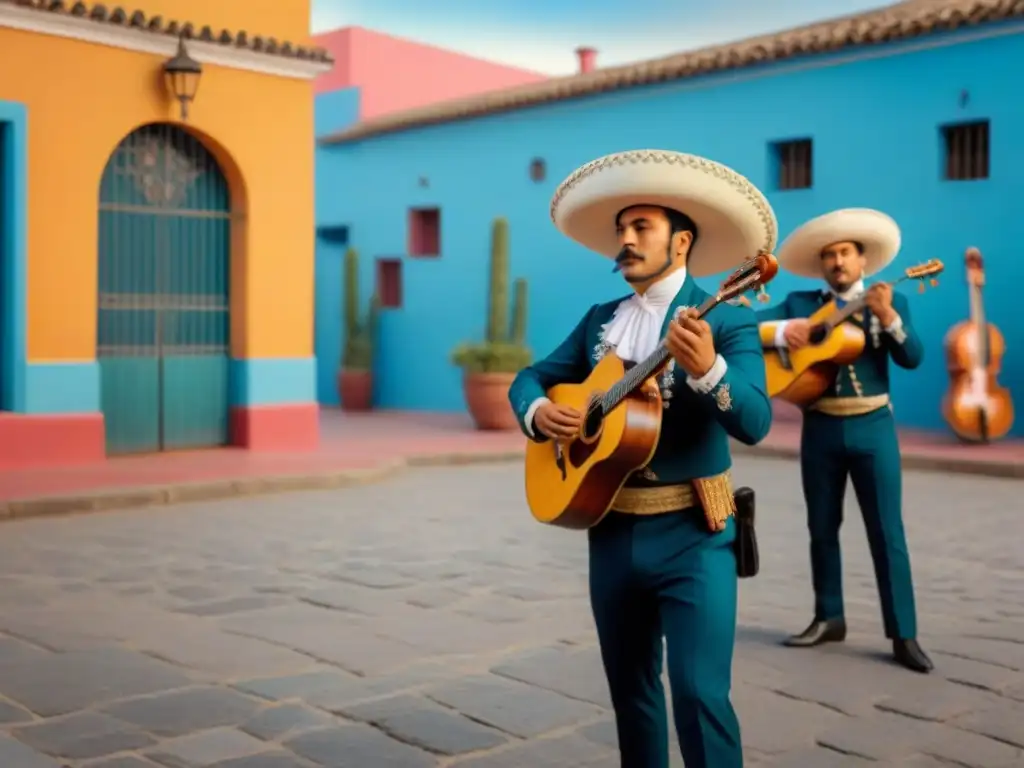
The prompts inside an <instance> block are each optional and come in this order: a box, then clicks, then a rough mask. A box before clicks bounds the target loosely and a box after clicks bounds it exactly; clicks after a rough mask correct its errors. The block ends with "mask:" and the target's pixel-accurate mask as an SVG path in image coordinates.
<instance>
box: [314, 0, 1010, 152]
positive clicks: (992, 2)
mask: <svg viewBox="0 0 1024 768" xmlns="http://www.w3.org/2000/svg"><path fill="white" fill-rule="evenodd" d="M1020 17H1024V0H905V1H904V2H901V3H896V4H894V5H889V6H885V7H883V8H879V9H877V10H873V11H867V12H865V13H860V14H855V15H852V16H844V17H841V18H834V19H829V20H827V21H823V22H818V23H815V24H809V25H806V26H803V27H798V28H795V29H790V30H786V31H783V32H777V33H773V34H768V35H760V36H758V37H752V38H748V39H746V40H741V41H739V42H734V43H727V44H724V45H715V46H711V47H708V48H701V49H698V50H694V51H687V52H684V53H679V54H674V55H672V56H667V57H665V58H660V59H652V60H650V61H641V62H637V63H634V64H626V65H623V66H619V67H608V68H606V69H598V70H595V71H593V72H589V73H587V74H581V75H571V76H569V77H559V78H552V79H550V80H544V81H542V82H539V83H530V84H527V85H522V86H516V87H514V88H509V89H506V90H501V91H492V92H490V93H485V94H482V95H478V96H473V97H468V98H463V99H457V100H452V101H446V102H441V103H439V104H431V105H429V106H426V107H421V108H417V109H414V110H408V111H405V112H399V113H395V114H390V115H383V116H381V117H379V118H376V119H373V120H368V121H366V122H363V123H359V124H357V125H354V126H352V127H350V128H347V129H345V130H343V131H339V132H338V133H334V134H331V135H329V136H325V137H323V138H322V139H320V143H321V144H339V143H343V142H348V141H356V140H358V139H364V138H367V137H370V136H376V135H380V134H385V133H393V132H396V131H404V130H409V129H411V128H417V127H421V126H426V125H434V124H437V123H447V122H454V121H456V120H466V119H471V118H474V117H482V116H484V115H492V114H496V113H500V112H510V111H513V110H517V109H525V108H527V107H533V106H539V105H541V104H547V103H549V102H553V101H564V100H566V99H575V98H580V97H584V96H591V95H595V94H599V93H604V92H607V91H617V90H622V89H625V88H633V87H637V86H641V85H650V84H653V83H660V82H666V81H672V80H682V79H685V78H689V77H697V76H699V75H706V74H709V73H712V72H721V71H727V70H736V69H745V68H749V67H755V66H758V65H760V64H767V63H769V62H778V61H784V60H787V59H793V58H797V57H801V56H813V55H816V54H823V53H835V52H837V51H840V50H844V49H849V48H857V47H864V46H869V45H878V44H880V43H887V42H895V41H899V40H910V39H913V38H917V37H923V36H926V35H931V34H936V33H939V32H944V31H951V30H955V29H959V28H961V27H965V26H970V25H976V24H982V23H988V22H993V21H1003V20H1009V19H1013V18H1020Z"/></svg>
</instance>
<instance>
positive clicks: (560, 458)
mask: <svg viewBox="0 0 1024 768" xmlns="http://www.w3.org/2000/svg"><path fill="white" fill-rule="evenodd" d="M555 466H556V467H558V468H559V469H560V470H561V472H562V480H563V481H564V480H565V479H566V478H567V477H568V474H567V471H566V467H565V451H564V450H563V449H562V444H561V443H559V442H557V441H556V442H555Z"/></svg>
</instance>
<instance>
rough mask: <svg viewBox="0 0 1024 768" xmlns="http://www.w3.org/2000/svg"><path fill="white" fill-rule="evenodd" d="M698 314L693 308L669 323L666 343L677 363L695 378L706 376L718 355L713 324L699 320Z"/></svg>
mask: <svg viewBox="0 0 1024 768" xmlns="http://www.w3.org/2000/svg"><path fill="white" fill-rule="evenodd" d="M697 315H698V313H697V310H696V309H693V308H690V309H688V310H686V311H685V312H683V313H682V314H680V315H679V317H678V319H677V320H676V322H674V323H672V324H671V325H669V327H668V336H667V337H666V338H665V345H666V346H667V347H668V351H669V352H671V353H672V357H673V358H674V359H675V361H676V365H678V366H679V367H680V368H682V369H683V370H684V371H686V373H687V374H688V375H689V376H692V377H693V378H695V379H699V378H701V377H703V376H705V375H706V374H707V372H708V371H710V370H711V366H713V365H714V364H715V358H716V357H718V353H717V352H715V341H714V338H713V337H712V335H711V326H710V325H708V324H707V323H706V322H705V321H704V320H699V319H698V318H697Z"/></svg>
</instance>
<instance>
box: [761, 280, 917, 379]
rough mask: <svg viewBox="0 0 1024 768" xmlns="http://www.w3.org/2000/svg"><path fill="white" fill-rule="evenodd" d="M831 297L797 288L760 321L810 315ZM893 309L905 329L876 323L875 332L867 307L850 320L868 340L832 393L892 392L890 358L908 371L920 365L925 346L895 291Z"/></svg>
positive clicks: (764, 312)
mask: <svg viewBox="0 0 1024 768" xmlns="http://www.w3.org/2000/svg"><path fill="white" fill-rule="evenodd" d="M831 299H832V295H831V294H830V293H829V292H828V291H794V292H793V293H791V294H789V295H788V296H786V298H785V299H784V300H783V301H782V302H781V303H779V304H777V305H776V306H774V307H769V308H768V309H762V310H761V311H759V312H758V313H757V320H758V322H759V323H767V322H773V321H779V320H795V319H799V318H805V317H810V316H811V315H813V314H814V313H815V312H817V311H818V310H819V309H821V308H822V307H823V306H825V304H827V303H828V302H829V301H831ZM892 308H893V309H894V310H896V314H898V315H899V316H900V320H901V322H902V329H901V330H902V332H897V333H889V332H887V331H886V330H885V329H884V328H880V327H877V324H876V326H875V332H874V333H872V324H871V320H872V316H871V312H870V311H869V310H867V309H866V308H865V309H864V310H862V311H861V312H859V313H857V315H854V316H853V317H851V318H849V319H848V320H847V322H849V323H853V324H855V325H857V326H858V327H859V328H860V329H861V330H863V331H864V334H865V336H866V339H867V341H866V343H865V345H864V351H863V352H862V353H861V355H860V357H858V358H857V359H856V360H855V361H854V362H853V363H852V364H851V365H848V366H846V367H845V368H842V369H840V371H839V375H838V376H837V377H836V384H835V388H834V389H833V390H832V391H831V392H829V393H828V395H829V396H831V397H869V396H872V395H885V394H889V359H890V358H892V361H893V362H894V363H896V365H898V366H899V367H900V368H906V369H907V370H913V369H914V368H917V367H918V366H919V365H921V362H922V360H923V359H924V345H923V344H922V343H921V338H920V336H918V335H917V332H916V331H915V330H914V326H913V324H912V323H911V321H910V303H909V302H908V301H907V297H906V296H904V295H903V294H900V293H895V292H894V293H893V295H892ZM858 317H859V319H858ZM876 339H877V344H876Z"/></svg>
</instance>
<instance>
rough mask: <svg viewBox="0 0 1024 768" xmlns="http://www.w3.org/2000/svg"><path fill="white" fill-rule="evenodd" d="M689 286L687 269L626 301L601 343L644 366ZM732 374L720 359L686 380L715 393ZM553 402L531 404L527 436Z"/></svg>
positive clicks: (604, 331)
mask: <svg viewBox="0 0 1024 768" xmlns="http://www.w3.org/2000/svg"><path fill="white" fill-rule="evenodd" d="M685 282H686V269H685V268H683V269H679V270H676V271H675V272H672V273H671V274H669V275H666V276H665V277H664V278H662V279H661V280H659V281H658V282H656V283H655V284H654V285H652V286H650V287H648V289H647V290H646V291H645V292H644V293H642V294H641V293H637V294H634V295H632V296H630V297H629V298H628V299H624V300H623V301H622V303H621V304H619V306H618V307H616V308H615V314H613V315H612V319H611V320H609V321H608V322H607V323H605V324H604V326H603V328H602V330H601V341H603V342H604V343H606V344H608V345H610V346H611V347H612V348H614V350H615V354H616V355H617V356H618V357H619V358H620V359H622V360H627V361H630V362H640V361H641V360H643V359H644V358H646V357H648V356H649V355H650V354H651V353H652V352H654V350H655V349H656V348H657V346H658V344H659V343H661V328H662V326H663V325H664V324H665V317H666V316H667V315H668V310H669V307H670V306H671V305H672V301H673V300H674V299H675V297H676V295H677V294H678V293H679V291H680V290H681V289H682V287H683V283H685ZM727 370H728V366H727V365H726V362H725V359H724V358H723V357H722V356H721V355H718V357H716V358H715V363H714V365H712V366H711V370H709V371H708V372H707V374H705V375H704V376H702V377H701V378H699V379H694V378H693V377H691V376H687V377H686V383H687V384H689V385H690V387H691V388H693V389H694V390H695V391H697V392H701V393H707V392H710V391H711V390H713V389H714V388H715V387H716V386H718V383H719V382H720V381H721V380H722V377H723V376H725V372H726V371H727ZM548 402H550V401H549V400H548V399H547V398H546V397H540V398H537V399H536V400H534V401H533V402H532V403H530V407H529V408H528V409H527V411H526V416H525V418H524V419H523V422H524V424H525V425H526V429H527V432H528V433H529V434H530V436H533V417H534V415H535V414H536V413H537V409H538V408H540V407H541V406H542V405H544V404H545V403H548Z"/></svg>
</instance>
